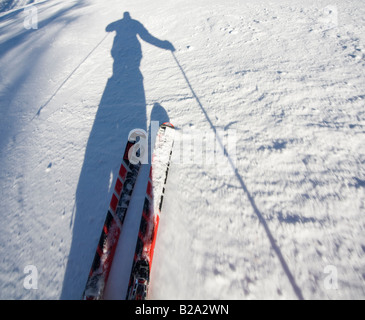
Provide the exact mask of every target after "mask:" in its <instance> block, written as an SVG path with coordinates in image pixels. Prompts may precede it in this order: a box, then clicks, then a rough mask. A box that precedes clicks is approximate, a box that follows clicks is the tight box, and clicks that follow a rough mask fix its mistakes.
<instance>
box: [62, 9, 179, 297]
mask: <svg viewBox="0 0 365 320" xmlns="http://www.w3.org/2000/svg"><path fill="white" fill-rule="evenodd" d="M106 31H107V32H116V35H115V38H114V44H113V47H112V50H111V54H112V57H113V59H114V64H113V75H112V77H111V78H110V79H109V80H108V82H107V85H106V88H105V91H104V93H103V96H102V98H101V101H100V105H99V108H98V110H97V113H96V116H95V120H94V124H93V127H92V129H91V132H90V136H89V140H88V143H87V146H86V152H85V158H84V163H83V166H82V170H81V174H80V178H79V183H78V186H77V191H76V201H75V212H74V214H75V217H74V224H73V236H72V244H71V249H70V254H69V259H68V263H67V268H66V273H65V278H64V282H63V288H62V294H61V299H78V298H81V295H82V292H83V290H84V287H85V284H86V280H87V276H88V273H89V271H90V267H91V263H92V260H93V257H94V254H95V249H96V246H97V243H98V240H99V236H100V232H101V228H102V226H103V222H104V219H105V215H106V212H107V209H108V204H109V200H110V198H111V193H112V192H113V190H112V189H113V181H114V180H115V179H114V177H115V176H116V175H117V172H118V169H119V166H120V163H121V157H122V154H123V152H124V148H125V145H126V142H127V138H128V134H129V132H130V131H131V130H132V129H135V128H139V129H144V130H146V129H147V128H146V126H147V124H146V122H147V119H146V98H145V92H144V86H143V76H142V74H141V71H140V69H139V67H140V63H141V59H142V50H141V44H140V42H139V40H138V38H137V35H138V36H139V37H140V38H141V39H143V40H144V41H146V42H148V43H150V44H152V45H154V46H156V47H158V48H161V49H165V50H173V46H172V44H171V43H170V42H168V41H161V40H159V39H157V38H155V37H153V36H152V35H151V34H150V33H149V32H148V31H147V30H146V28H145V27H144V26H143V25H142V24H141V23H140V22H138V21H136V20H133V19H131V17H130V15H129V13H128V12H126V13H124V18H123V19H121V20H118V21H115V22H113V23H111V24H110V25H108V26H107V28H106ZM155 107H157V109H158V107H159V106H158V105H157V106H155Z"/></svg>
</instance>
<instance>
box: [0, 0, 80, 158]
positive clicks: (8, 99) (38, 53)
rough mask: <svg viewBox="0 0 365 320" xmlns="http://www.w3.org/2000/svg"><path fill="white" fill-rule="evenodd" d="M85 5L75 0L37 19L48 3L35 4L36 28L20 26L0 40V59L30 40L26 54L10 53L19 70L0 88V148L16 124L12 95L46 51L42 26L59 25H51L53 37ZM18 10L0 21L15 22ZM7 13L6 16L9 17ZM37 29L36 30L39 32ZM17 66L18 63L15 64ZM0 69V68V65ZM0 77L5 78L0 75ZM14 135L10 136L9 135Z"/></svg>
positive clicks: (6, 141)
mask: <svg viewBox="0 0 365 320" xmlns="http://www.w3.org/2000/svg"><path fill="white" fill-rule="evenodd" d="M84 5H85V1H83V0H82V1H79V2H77V3H76V4H72V5H71V6H68V7H66V8H62V9H61V10H58V11H56V12H55V13H53V14H51V15H49V16H48V17H47V18H46V19H41V17H42V15H40V13H44V14H47V10H48V9H49V8H50V7H49V6H47V7H45V4H42V5H40V4H39V5H37V8H38V13H39V19H40V20H39V22H38V29H37V30H27V29H25V28H24V29H22V30H21V32H19V33H18V34H16V35H15V36H14V37H12V38H9V39H7V40H5V41H3V42H0V61H1V59H2V58H3V57H5V56H6V55H7V54H9V53H10V52H11V51H12V50H14V49H16V50H19V47H21V46H23V45H24V43H26V42H27V41H29V43H31V44H32V49H31V50H28V52H27V53H26V55H25V56H24V55H23V56H22V57H21V58H19V57H18V56H14V58H13V59H14V61H16V63H17V65H18V70H21V72H19V73H18V74H17V76H16V77H14V78H13V79H12V81H11V82H10V83H8V84H7V86H6V91H3V92H1V91H0V101H1V105H0V115H1V117H0V151H2V150H3V148H4V146H5V145H7V143H8V141H9V140H10V139H11V136H12V135H13V132H14V131H15V130H16V129H15V128H16V127H17V126H19V125H20V122H19V119H18V118H15V117H13V116H12V114H14V113H13V112H12V108H13V107H14V104H15V102H14V99H15V98H16V95H17V94H18V89H19V88H21V87H22V86H24V85H25V84H26V83H27V81H29V78H30V76H31V74H32V72H33V70H36V67H37V66H38V62H39V61H41V59H42V57H43V56H44V55H45V53H46V52H47V48H48V43H46V42H44V40H43V38H42V37H39V36H38V35H39V34H42V31H41V30H42V29H46V28H47V27H48V26H49V25H52V23H54V22H57V23H58V24H59V28H57V29H53V31H52V32H53V35H54V37H56V36H57V35H58V34H59V33H60V32H62V29H63V28H64V27H65V26H66V25H67V24H69V23H71V22H73V21H75V20H76V19H78V17H79V16H76V15H75V9H79V8H82V7H83V6H84ZM70 11H72V12H73V13H74V15H72V16H68V15H67V14H68V13H69V12H70ZM22 13H23V11H22V10H17V11H16V12H11V13H9V14H8V15H5V16H2V17H0V22H2V21H4V20H6V19H10V20H13V21H14V22H12V23H15V24H19V22H21V21H22V19H23V17H22V16H21V14H22ZM9 16H10V17H9ZM11 27H12V24H7V25H6V26H5V27H2V28H0V31H3V32H4V33H6V32H7V30H10V29H11ZM39 32H40V33H39ZM19 66H21V67H19ZM0 71H1V68H0ZM3 78H4V79H7V78H8V75H4V77H3ZM0 81H5V80H2V79H0ZM13 139H14V137H13Z"/></svg>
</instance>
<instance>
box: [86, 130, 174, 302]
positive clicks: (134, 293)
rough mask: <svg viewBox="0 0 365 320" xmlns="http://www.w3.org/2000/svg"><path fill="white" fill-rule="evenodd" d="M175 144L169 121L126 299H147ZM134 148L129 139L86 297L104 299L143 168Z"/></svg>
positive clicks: (157, 152) (158, 147)
mask: <svg viewBox="0 0 365 320" xmlns="http://www.w3.org/2000/svg"><path fill="white" fill-rule="evenodd" d="M173 143H174V126H173V125H172V124H170V123H164V124H162V125H161V126H160V128H159V130H158V133H157V138H156V142H155V146H154V151H153V156H152V164H151V169H150V175H149V179H148V184H147V190H146V196H145V200H144V205H143V212H142V218H141V223H140V228H139V233H138V238H137V245H136V249H135V255H134V260H133V266H132V271H131V276H130V280H129V285H128V290H127V296H126V299H127V300H144V299H146V298H147V294H148V287H149V283H150V272H151V266H152V260H153V253H154V248H155V242H156V235H157V229H158V225H159V219H160V212H161V207H162V202H163V198H164V193H165V185H166V182H167V176H168V171H169V166H170V162H171V155H172V147H173ZM135 147H137V143H136V141H135V140H134V141H128V143H127V146H126V149H125V152H124V156H123V161H122V164H121V167H120V170H119V175H118V178H117V181H116V184H115V188H114V192H113V195H112V199H111V201H110V206H109V210H108V212H107V216H106V219H105V223H104V226H103V230H102V233H101V236H100V240H99V243H98V246H97V249H96V253H95V257H94V260H93V263H92V266H91V270H90V273H89V277H88V280H87V283H86V287H85V290H84V293H83V299H84V300H100V299H102V298H103V294H104V290H105V286H106V283H107V280H108V276H109V273H110V269H111V264H112V261H113V257H114V253H115V249H116V246H117V243H118V239H119V236H120V233H121V232H122V228H123V223H124V219H125V216H126V214H127V211H128V206H129V202H130V199H131V197H132V193H133V189H134V186H135V183H136V181H137V177H138V173H139V170H140V167H141V163H140V162H135V161H130V160H132V159H130V157H131V154H133V152H134V151H135V150H133V148H135Z"/></svg>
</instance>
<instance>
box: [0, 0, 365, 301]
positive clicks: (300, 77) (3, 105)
mask: <svg viewBox="0 0 365 320" xmlns="http://www.w3.org/2000/svg"><path fill="white" fill-rule="evenodd" d="M24 5H27V7H29V5H35V6H36V8H37V12H38V29H29V30H28V29H26V28H25V27H24V19H25V15H24V11H23V9H22V8H23V6H24ZM126 11H129V12H130V14H131V16H132V18H133V19H135V20H138V21H139V22H140V23H141V24H142V25H143V26H144V28H145V29H146V30H148V32H149V33H150V34H152V35H153V36H155V37H157V38H158V39H160V40H168V41H170V42H171V43H172V44H173V45H174V47H175V48H176V51H175V52H174V53H173V54H172V53H171V51H169V50H165V49H166V48H165V49H164V48H162V47H161V43H158V42H154V43H153V41H152V44H151V43H148V42H146V41H143V40H142V39H139V41H136V40H135V38H134V37H133V35H130V34H129V33H128V32H129V31H131V30H129V29H128V28H127V29H121V30H122V31H123V30H124V31H123V32H124V33H123V32H121V31H120V30H119V31H117V32H116V31H113V28H111V29H107V26H108V25H110V24H111V23H113V22H115V21H118V20H120V19H122V18H123V13H124V12H126ZM364 17H365V4H364V2H363V1H362V0H343V1H339V0H331V1H327V0H319V1H318V0H316V1H315V0H309V1H305V2H304V1H299V0H292V1H289V0H282V1H275V2H274V1H270V0H259V1H254V0H224V1H223V0H209V1H208V0H194V1H193V0H175V1H162V0H155V1H146V0H133V1H128V0H125V1H120V0H118V1H117V0H109V1H97V0H80V1H69V0H62V1H61V0H48V1H39V2H37V3H35V4H34V3H33V4H32V1H7V0H5V1H4V0H2V1H1V2H0V148H1V153H0V181H1V189H0V190H1V193H0V203H1V206H0V210H1V211H0V213H1V227H0V228H1V229H0V243H1V246H0V256H1V262H0V298H1V299H79V298H81V295H82V292H83V289H84V286H85V283H86V280H87V275H88V272H89V270H90V267H91V263H92V260H93V256H94V254H95V250H96V245H97V242H98V239H99V236H100V233H101V228H102V225H103V222H104V219H105V216H106V211H107V208H108V205H109V201H110V198H111V195H112V189H113V186H114V183H115V179H116V175H117V172H118V169H119V167H120V163H121V156H122V152H123V150H124V146H125V142H126V139H127V133H128V132H129V130H130V129H132V128H142V129H147V128H149V124H150V123H151V121H152V120H159V121H166V120H170V121H171V122H172V123H173V124H174V125H175V126H176V127H177V128H178V129H177V133H179V134H177V136H178V138H177V141H178V142H177V143H176V144H175V147H174V153H175V154H176V155H178V156H177V157H176V159H175V162H174V163H173V164H172V165H171V170H170V173H169V180H168V185H167V190H166V197H165V200H164V201H165V202H164V206H163V208H162V213H161V220H160V226H159V232H158V236H157V243H156V250H155V256H154V265H153V269H152V280H151V291H150V298H152V299H301V298H304V299H364V298H365V232H364V231H365V143H364V141H365V135H364V133H365V130H364V128H365V108H364V99H365V85H364V84H365V18H364ZM140 30H142V29H140ZM132 31H133V30H132ZM147 40H148V37H147ZM139 42H140V45H141V48H142V52H143V59H142V61H141V65H140V68H138V64H139V59H140V55H139V53H140V48H139ZM150 42H151V41H150ZM159 44H160V45H159ZM113 58H114V59H113ZM215 134H217V135H218V138H217V139H216V140H217V141H216V142H217V143H216V146H215V149H214V148H212V147H211V146H212V144H210V143H208V140H209V139H211V137H213V140H214V139H215ZM232 137H233V138H235V139H233V140H236V146H235V148H231V147H230V148H228V147H227V146H226V145H227V143H226V140H227V139H231V138H232ZM191 138H192V139H198V140H199V139H201V140H202V141H203V145H204V146H207V147H206V149H207V150H206V151H204V152H203V154H199V152H195V153H193V155H192V156H193V160H191V159H190V158H189V154H188V155H186V153H187V151H186V149H187V148H185V147H183V146H185V145H189V143H185V141H186V140H189V139H191ZM196 145H199V144H196ZM213 145H214V144H213ZM222 150H225V151H226V156H223V157H221V158H223V160H222V161H218V162H217V161H214V159H213V158H212V155H214V154H217V153H218V154H219V152H220V151H222ZM200 156H201V157H202V161H199V157H200ZM181 159H183V161H181ZM212 159H213V161H212ZM179 160H180V161H179ZM146 175H148V167H147V166H144V167H143V169H142V172H141V177H142V178H141V179H140V181H139V182H138V183H137V184H138V185H137V186H136V190H137V191H136V195H135V197H134V199H133V203H131V204H133V206H132V208H131V210H130V212H128V215H127V219H126V225H125V230H123V232H122V235H121V239H120V242H119V243H118V248H117V253H116V260H115V263H114V264H113V267H112V272H111V276H110V280H109V283H108V287H107V291H106V298H108V299H122V298H124V293H125V290H126V288H125V282H126V281H127V280H126V279H127V278H128V273H129V271H130V270H128V266H131V263H132V262H131V256H132V255H133V251H134V243H135V240H134V239H136V232H137V230H138V224H139V219H140V216H138V215H140V214H141V210H140V208H139V207H138V206H139V205H141V203H142V202H143V191H142V190H145V179H144V177H145V176H146ZM138 192H139V193H138ZM141 199H142V200H141ZM128 257H129V258H128ZM128 259H129V260H128ZM28 265H33V266H35V267H36V268H37V270H38V282H37V289H34V290H32V289H30V290H29V289H26V288H25V287H24V280H25V277H26V276H27V271H24V270H25V269H24V268H25V267H26V266H28ZM26 270H27V269H26ZM328 271H330V272H328ZM334 271H336V272H334ZM336 276H337V278H336ZM328 277H331V279H332V280H334V281H333V282H332V286H330V287H328V279H329V278H328ZM336 280H337V281H336ZM326 284H327V285H326Z"/></svg>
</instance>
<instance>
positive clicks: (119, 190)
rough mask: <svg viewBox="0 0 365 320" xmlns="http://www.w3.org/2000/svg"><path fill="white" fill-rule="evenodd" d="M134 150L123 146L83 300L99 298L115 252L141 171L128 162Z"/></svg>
mask: <svg viewBox="0 0 365 320" xmlns="http://www.w3.org/2000/svg"><path fill="white" fill-rule="evenodd" d="M135 146H136V141H131V140H130V141H128V142H127V146H126V148H125V151H124V155H123V161H122V164H121V166H120V170H119V174H118V178H117V181H116V183H115V188H114V192H113V195H112V199H111V201H110V206H109V210H108V212H107V215H106V219H105V223H104V226H103V230H102V233H101V236H100V240H99V243H98V246H97V249H96V253H95V256H94V260H93V263H92V266H91V270H90V273H89V277H88V280H87V283H86V287H85V290H84V293H83V297H82V298H83V300H100V299H102V298H103V294H104V289H105V286H106V283H107V280H108V276H109V272H110V269H111V265H112V261H113V257H114V253H115V249H116V247H117V243H118V239H119V236H120V233H121V231H122V227H123V223H124V219H125V216H126V214H127V210H128V206H129V202H130V199H131V196H132V192H133V188H134V185H135V183H136V180H137V177H138V173H139V171H140V167H141V163H140V162H137V164H132V163H131V161H130V154H131V152H132V151H133V150H132V149H133V148H134V147H135Z"/></svg>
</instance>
